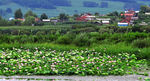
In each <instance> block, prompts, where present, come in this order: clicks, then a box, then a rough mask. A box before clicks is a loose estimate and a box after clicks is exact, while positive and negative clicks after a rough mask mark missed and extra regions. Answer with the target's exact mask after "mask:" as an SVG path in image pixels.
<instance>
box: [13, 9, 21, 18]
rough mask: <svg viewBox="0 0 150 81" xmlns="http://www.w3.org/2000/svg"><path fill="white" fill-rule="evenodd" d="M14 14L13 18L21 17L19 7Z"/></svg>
mask: <svg viewBox="0 0 150 81" xmlns="http://www.w3.org/2000/svg"><path fill="white" fill-rule="evenodd" d="M14 15H15V19H18V18H23V14H22V11H21V9H18V10H16V12H15V14H14Z"/></svg>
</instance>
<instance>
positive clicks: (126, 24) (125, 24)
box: [118, 22, 129, 26]
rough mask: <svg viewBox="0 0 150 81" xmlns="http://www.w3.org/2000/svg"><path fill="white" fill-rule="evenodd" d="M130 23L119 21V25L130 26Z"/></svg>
mask: <svg viewBox="0 0 150 81" xmlns="http://www.w3.org/2000/svg"><path fill="white" fill-rule="evenodd" d="M128 25H129V24H128V23H120V22H119V23H118V26H128Z"/></svg>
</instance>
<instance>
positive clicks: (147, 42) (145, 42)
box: [133, 38, 150, 48]
mask: <svg viewBox="0 0 150 81" xmlns="http://www.w3.org/2000/svg"><path fill="white" fill-rule="evenodd" d="M133 46H135V47H138V48H145V47H150V38H146V39H137V40H135V41H134V42H133Z"/></svg>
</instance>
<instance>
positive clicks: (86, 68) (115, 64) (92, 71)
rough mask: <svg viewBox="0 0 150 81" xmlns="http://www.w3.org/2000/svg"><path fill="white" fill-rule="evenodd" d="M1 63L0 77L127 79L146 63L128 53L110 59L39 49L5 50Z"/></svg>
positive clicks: (90, 53) (86, 52) (83, 52)
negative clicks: (109, 77)
mask: <svg viewBox="0 0 150 81" xmlns="http://www.w3.org/2000/svg"><path fill="white" fill-rule="evenodd" d="M0 59H1V60H0V62H1V65H0V66H1V67H0V68H1V72H2V73H0V75H15V74H18V75H28V74H30V75H47V74H48V75H58V74H59V75H104V76H106V75H124V74H128V73H129V71H130V73H134V70H133V68H134V69H138V68H139V67H140V66H139V65H141V64H145V63H146V62H145V61H143V60H140V61H139V60H137V59H136V57H135V55H134V54H132V55H130V54H128V53H121V54H118V55H116V56H110V55H106V54H101V53H100V52H95V51H91V50H81V51H79V50H71V51H63V52H60V51H56V50H51V49H42V50H40V49H38V48H35V49H34V50H31V49H23V48H21V49H16V48H13V49H12V50H9V49H7V50H5V49H3V50H0ZM10 65H11V66H10Z"/></svg>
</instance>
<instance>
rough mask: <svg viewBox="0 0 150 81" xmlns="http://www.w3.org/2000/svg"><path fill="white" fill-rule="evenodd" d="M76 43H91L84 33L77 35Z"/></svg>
mask: <svg viewBox="0 0 150 81" xmlns="http://www.w3.org/2000/svg"><path fill="white" fill-rule="evenodd" d="M74 44H75V45H76V46H90V44H91V43H90V40H89V37H88V36H87V35H86V34H83V33H82V34H79V35H77V36H76V38H75V40H74Z"/></svg>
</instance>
